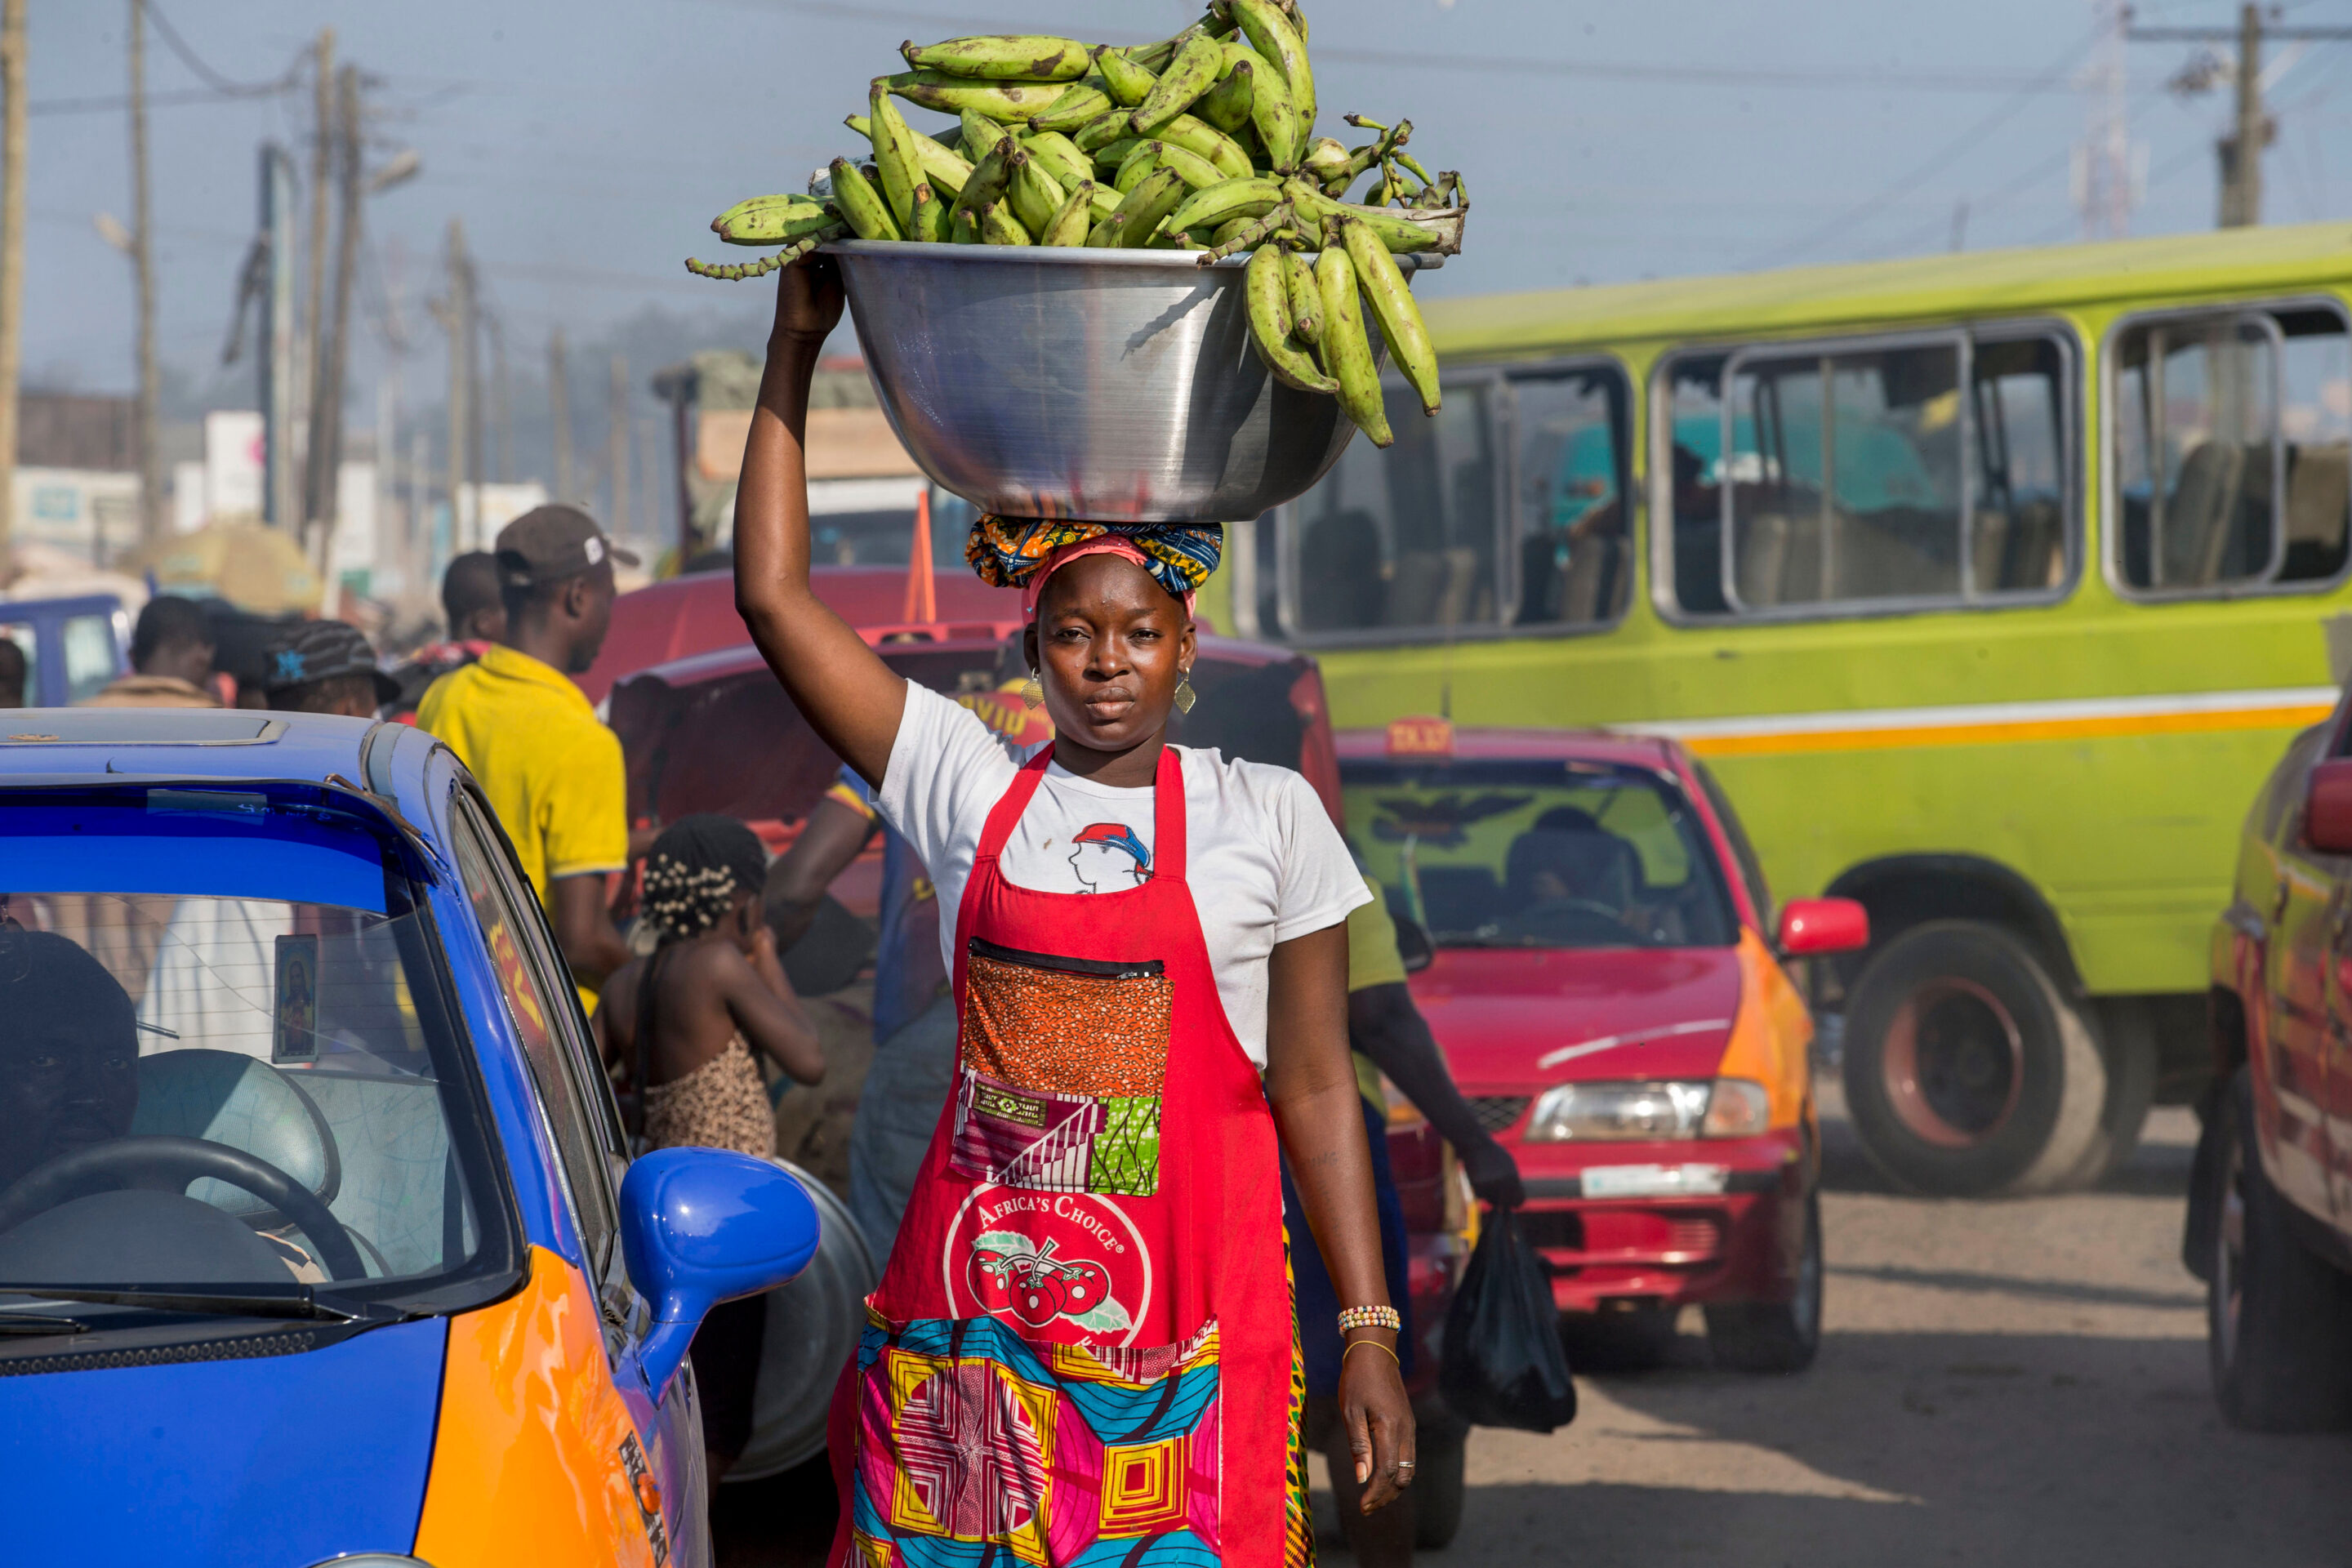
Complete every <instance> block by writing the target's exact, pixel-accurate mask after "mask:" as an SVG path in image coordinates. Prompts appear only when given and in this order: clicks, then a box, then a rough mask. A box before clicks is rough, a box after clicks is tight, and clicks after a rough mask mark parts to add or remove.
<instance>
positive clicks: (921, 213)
mask: <svg viewBox="0 0 2352 1568" xmlns="http://www.w3.org/2000/svg"><path fill="white" fill-rule="evenodd" d="M907 237H908V238H909V239H919V240H922V241H925V242H926V243H928V244H931V245H940V244H944V243H945V242H946V240H947V237H948V204H947V203H945V202H943V201H941V200H940V198H939V195H938V193H936V192H934V191H933V190H932V189H931V187H930V186H929V185H928V184H921V185H917V186H916V187H915V212H914V216H913V219H912V220H911V221H910V222H909V224H908V228H907Z"/></svg>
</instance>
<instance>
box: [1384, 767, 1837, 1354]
mask: <svg viewBox="0 0 2352 1568" xmlns="http://www.w3.org/2000/svg"><path fill="white" fill-rule="evenodd" d="M1339 769H1340V781H1341V791H1342V794H1343V795H1344V797H1345V800H1346V804H1347V824H1348V830H1349V837H1350V838H1351V840H1352V841H1353V842H1354V843H1355V844H1356V846H1357V847H1358V850H1359V852H1360V854H1362V856H1363V857H1364V858H1365V861H1366V863H1367V865H1368V866H1369V867H1370V870H1371V873H1372V875H1373V876H1374V877H1375V879H1377V880H1379V881H1380V882H1381V885H1382V887H1383V888H1384V889H1385V891H1386V894H1387V898H1388V903H1389V908H1390V910H1391V912H1392V913H1393V914H1395V915H1396V916H1397V917H1398V918H1399V920H1400V921H1401V922H1411V923H1412V925H1417V926H1419V927H1420V928H1421V931H1423V933H1425V935H1426V938H1427V941H1428V942H1429V943H1430V945H1431V946H1432V948H1433V958H1432V961H1431V963H1429V964H1428V966H1427V967H1425V968H1424V969H1423V970H1422V971H1421V972H1420V973H1416V974H1415V975H1413V977H1412V990H1413V994H1414V996H1415V998H1416V1000H1417V1001H1418V1002H1419V1003H1420V1005H1421V1007H1422V1010H1423V1014H1424V1015H1425V1016H1427V1017H1428V1020H1429V1023H1430V1026H1431V1028H1432V1029H1433V1031H1434V1032H1435V1034H1436V1036H1437V1039H1438V1042H1439V1044H1440V1045H1442V1046H1443V1047H1444V1049H1445V1053H1446V1056H1447V1058H1448V1059H1449V1060H1450V1061H1451V1063H1452V1065H1453V1068H1454V1079H1455V1081H1456V1082H1458V1083H1459V1084H1460V1085H1461V1087H1462V1091H1463V1093H1464V1094H1465V1096H1467V1097H1469V1098H1470V1100H1471V1103H1472V1104H1473V1106H1474V1107H1475V1109H1476V1110H1478V1112H1479V1114H1480V1117H1481V1120H1482V1121H1484V1122H1485V1123H1486V1126H1487V1127H1488V1128H1489V1129H1490V1130H1491V1131H1494V1132H1495V1133H1496V1136H1497V1137H1498V1138H1499V1139H1501V1141H1502V1142H1503V1143H1504V1144H1505V1146H1506V1147H1507V1148H1509V1149H1510V1151H1511V1152H1512V1154H1513V1155H1514V1156H1515V1157H1516V1158H1517V1161H1518V1163H1519V1170H1520V1172H1521V1173H1522V1175H1523V1176H1524V1177H1525V1178H1526V1181H1527V1186H1528V1197H1529V1202H1528V1208H1527V1209H1526V1210H1525V1211H1524V1213H1523V1215H1522V1216H1521V1217H1522V1224H1523V1228H1524V1229H1525V1231H1526V1232H1527V1234H1528V1238H1529V1239H1530V1240H1531V1241H1532V1242H1533V1243H1534V1244H1535V1245H1536V1246H1537V1247H1539V1248H1540V1249H1541V1251H1542V1253H1543V1256H1544V1258H1545V1260H1546V1261H1547V1262H1548V1263H1549V1266H1550V1268H1551V1270H1552V1293H1553V1299H1554V1300H1555V1301H1556V1302H1557V1303H1558V1304H1559V1308H1560V1309H1561V1310H1562V1311H1563V1312H1568V1313H1597V1314H1601V1315H1603V1316H1604V1317H1606V1318H1607V1319H1609V1320H1611V1321H1613V1322H1614V1323H1615V1324H1617V1325H1618V1326H1619V1327H1621V1328H1631V1329H1646V1330H1648V1331H1650V1332H1651V1334H1653V1335H1661V1336H1662V1335H1663V1334H1665V1333H1670V1332H1671V1331H1672V1328H1673V1322H1674V1317H1675V1313H1676V1311H1677V1310H1679V1309H1680V1308H1682V1307H1683V1306H1685V1305H1686V1304H1692V1303H1696V1304H1697V1305H1699V1306H1701V1307H1703V1308H1705V1309H1706V1325H1707V1338H1708V1341H1709V1342H1710V1344H1711V1345H1712V1346H1713V1348H1714V1352H1715V1355H1716V1358H1717V1361H1718V1362H1719V1363H1724V1364H1727V1365H1730V1366H1734V1367H1739V1368H1745V1369H1750V1370H1756V1371H1793V1370H1796V1369H1798V1368H1801V1367H1802V1366H1804V1365H1806V1364H1807V1363H1810V1362H1811V1360H1812V1357H1813V1353H1814V1351H1815V1350H1816V1348H1817V1347H1818V1345H1819V1343H1820V1336H1821V1300H1822V1261H1821V1260H1822V1244H1821V1207H1820V1203H1819V1199H1818V1196H1817V1192H1816V1187H1817V1183H1818V1181H1819V1176H1820V1171H1821V1139H1820V1130H1819V1125H1818V1121H1817V1118H1816V1115H1815V1110H1814V1102H1813V1088H1812V1073H1811V1058H1810V1054H1809V1053H1810V1047H1811V1040H1812V1034H1813V1027H1812V1020H1811V1015H1810V1013H1809V1011H1808V1010H1807V1007H1806V1004H1805V1000H1804V996H1803V994H1802V993H1801V990H1800V988H1799V986H1798V984H1796V983H1795V981H1794V980H1792V979H1791V977H1790V974H1789V973H1788V972H1787V970H1786V969H1785V968H1784V967H1783V966H1784V963H1786V962H1787V961H1790V960H1793V959H1798V958H1802V957H1806V956H1811V955H1814V954H1822V953H1829V952H1844V951H1849V950H1852V949H1856V948H1860V947H1862V946H1863V945H1864V944H1865V942H1867V940H1868V936H1869V921H1868V917H1867V916H1866V915H1865V914H1864V911H1863V909H1862V907H1861V906H1860V905H1859V904H1856V903H1853V902H1852V901H1851V900H1843V899H1806V900H1793V901H1791V902H1790V904H1789V905H1788V906H1787V907H1786V908H1785V909H1783V910H1780V912H1779V918H1778V920H1777V921H1776V920H1775V919H1774V911H1773V908H1772V901H1771V896H1770V894H1769V891H1768V890H1767V889H1766V888H1765V884H1764V879H1763V875H1762V873H1761V872H1760V870H1759V868H1758V866H1757V861H1756V857H1755V854H1754V852H1753V851H1752V850H1751V849H1750V848H1749V847H1748V842H1747V839H1746V838H1745V837H1744V836H1743V835H1742V833H1741V830H1740V827H1739V823H1738V817H1736V816H1734V815H1733V813H1732V810H1731V805H1730V803H1729V802H1728V801H1727V800H1726V799H1725V797H1724V795H1723V794H1722V792H1721V791H1720V790H1719V789H1718V788H1717V786H1716V784H1715V782H1714V781H1713V780H1712V779H1711V778H1710V777H1709V776H1708V775H1707V773H1706V769H1705V768H1704V767H1703V766H1702V765H1701V764H1700V763H1698V762H1696V760H1695V759H1694V758H1692V757H1691V755H1690V754H1689V753H1688V752H1685V751H1684V750H1683V749H1682V747H1680V746H1679V745H1677V744H1675V742H1671V741H1665V740H1653V739H1643V738H1633V737H1627V736H1621V735H1612V734H1605V733H1598V732H1591V731H1581V732H1580V731H1533V730H1518V731H1514V730H1462V731H1455V730H1454V728H1453V727H1452V726H1451V725H1450V724H1447V723H1445V722H1444V721H1440V720H1402V721H1398V722H1397V723H1396V724H1393V725H1391V726H1390V727H1389V729H1388V730H1387V731H1349V732H1343V733H1342V734H1340V735H1339Z"/></svg>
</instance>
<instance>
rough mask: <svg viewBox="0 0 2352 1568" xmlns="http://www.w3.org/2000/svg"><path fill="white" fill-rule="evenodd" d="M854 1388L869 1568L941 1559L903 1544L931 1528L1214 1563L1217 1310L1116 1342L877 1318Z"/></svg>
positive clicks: (862, 1348)
mask: <svg viewBox="0 0 2352 1568" xmlns="http://www.w3.org/2000/svg"><path fill="white" fill-rule="evenodd" d="M856 1389H857V1411H856V1462H855V1468H854V1473H855V1479H854V1486H855V1489H856V1495H855V1497H854V1498H853V1499H852V1500H851V1508H852V1518H851V1528H852V1531H853V1543H854V1545H855V1547H856V1552H855V1553H854V1555H853V1561H855V1562H859V1563H866V1564H883V1563H894V1562H898V1561H900V1560H901V1555H900V1554H901V1553H903V1560H904V1561H907V1562H914V1561H917V1560H922V1561H931V1560H933V1554H930V1553H921V1552H911V1551H908V1550H906V1548H907V1547H908V1545H911V1543H912V1541H913V1540H914V1539H919V1538H929V1539H930V1540H932V1541H952V1542H968V1543H972V1544H985V1545H992V1546H997V1547H1002V1548H1003V1549H1004V1550H1006V1551H1007V1552H1009V1553H1010V1554H1011V1555H1012V1557H1013V1560H1014V1561H1015V1562H1016V1563H1034V1564H1040V1565H1045V1564H1062V1563H1078V1562H1080V1561H1087V1562H1093V1561H1101V1562H1111V1563H1117V1562H1127V1561H1137V1560H1140V1561H1144V1562H1150V1563H1161V1562H1166V1563H1185V1564H1197V1563H1204V1562H1213V1561H1214V1560H1215V1557H1216V1555H1217V1552H1218V1541H1217V1521H1218V1513H1217V1498H1218V1486H1219V1479H1220V1478H1219V1459H1220V1448H1219V1443H1218V1364H1217V1326H1216V1324H1215V1323H1214V1322H1213V1321H1212V1322H1210V1323H1208V1324H1206V1325H1204V1326H1203V1327H1202V1329H1201V1331H1199V1332H1198V1333H1196V1334H1194V1335H1193V1336H1192V1338H1191V1339H1190V1340H1188V1341H1186V1342H1184V1343H1182V1344H1181V1345H1163V1346H1160V1347H1156V1348H1153V1349H1149V1350H1104V1349H1092V1348H1088V1347H1087V1346H1083V1345H1040V1344H1033V1343H1031V1342H1028V1341H1026V1340H1024V1339H1022V1338H1021V1337H1020V1336H1019V1335H1017V1334H1015V1333H1014V1332H1013V1331H1012V1330H1010V1329H1009V1328H1007V1327H1006V1326H1005V1325H1004V1324H1003V1323H1001V1322H998V1321H995V1320H993V1319H989V1318H977V1319H961V1320H958V1319H944V1318H932V1319H921V1320H918V1321H913V1322H908V1323H897V1324H894V1323H891V1322H889V1321H887V1320H884V1319H882V1318H880V1317H879V1316H878V1315H877V1316H874V1317H872V1318H871V1319H870V1320H869V1322H868V1325H867V1327H866V1332H865V1335H864V1338H863V1339H862V1341H861V1342H860V1343H859V1345H858V1348H857V1382H856ZM1162 1554H1164V1555H1162ZM939 1560H940V1561H945V1560H946V1559H939Z"/></svg>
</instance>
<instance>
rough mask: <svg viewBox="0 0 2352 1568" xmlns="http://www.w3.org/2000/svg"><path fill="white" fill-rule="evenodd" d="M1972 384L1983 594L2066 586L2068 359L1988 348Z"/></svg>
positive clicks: (1975, 540) (2035, 345) (2049, 346)
mask: <svg viewBox="0 0 2352 1568" xmlns="http://www.w3.org/2000/svg"><path fill="white" fill-rule="evenodd" d="M1974 362H1975V363H1974V367H1973V371H1972V374H1970V376H1969V388H1970V395H1971V397H1972V399H1973V410H1972V411H1973V413H1974V414H1975V416H1976V448H1977V488H1976V504H1975V513H1976V515H1975V528H1974V530H1973V531H1972V532H1971V533H1970V535H1969V556H1970V559H1971V562H1972V563H1973V564H1974V566H1975V568H1976V588H1977V591H1978V592H1979V593H1983V594H2007V593H2031V592H2032V591H2034V590H2037V589H2050V588H2056V587H2060V586H2063V584H2064V583H2065V581H2066V497H2067V483H2066V426H2065V411H2066V359H2065V354H2064V353H2063V351H2062V350H2061V349H2060V347H2059V345H2058V344H2057V342H2055V341H2054V340H2053V339H2050V338H2023V339H2020V340H2018V341H2016V342H1979V343H1978V344H1977V345H1976V353H1975V356H1974Z"/></svg>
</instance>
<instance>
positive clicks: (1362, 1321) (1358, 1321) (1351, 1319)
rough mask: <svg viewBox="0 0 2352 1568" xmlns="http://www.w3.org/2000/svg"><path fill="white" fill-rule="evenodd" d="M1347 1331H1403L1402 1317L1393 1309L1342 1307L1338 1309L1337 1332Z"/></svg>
mask: <svg viewBox="0 0 2352 1568" xmlns="http://www.w3.org/2000/svg"><path fill="white" fill-rule="evenodd" d="M1349 1329H1391V1330H1394V1331H1396V1332H1398V1333H1402V1332H1403V1331H1404V1317H1403V1315H1402V1313H1400V1312H1399V1311H1398V1310H1396V1309H1395V1308H1394V1307H1342V1308H1340V1309H1339V1331H1340V1332H1341V1333H1343V1334H1344V1333H1346V1332H1347V1331H1349Z"/></svg>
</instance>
